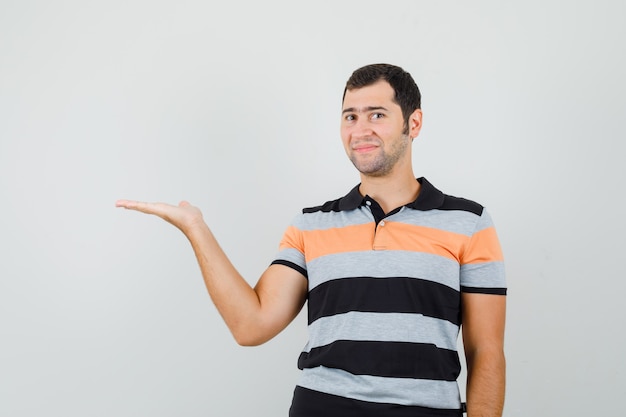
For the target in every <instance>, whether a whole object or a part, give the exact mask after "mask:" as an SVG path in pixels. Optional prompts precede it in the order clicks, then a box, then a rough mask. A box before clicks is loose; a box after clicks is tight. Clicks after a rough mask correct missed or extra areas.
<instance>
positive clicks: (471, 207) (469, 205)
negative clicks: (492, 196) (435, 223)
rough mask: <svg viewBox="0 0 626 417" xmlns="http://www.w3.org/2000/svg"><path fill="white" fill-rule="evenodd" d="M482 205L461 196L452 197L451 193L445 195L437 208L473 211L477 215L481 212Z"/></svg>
mask: <svg viewBox="0 0 626 417" xmlns="http://www.w3.org/2000/svg"><path fill="white" fill-rule="evenodd" d="M483 209H484V207H483V206H482V205H480V204H478V203H477V202H475V201H472V200H467V199H465V198H461V197H454V196H451V195H445V198H444V200H443V204H442V205H441V207H439V210H462V211H469V212H470V213H474V214H475V215H477V216H480V215H482V214H483Z"/></svg>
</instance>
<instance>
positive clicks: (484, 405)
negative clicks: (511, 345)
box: [466, 349, 506, 417]
mask: <svg viewBox="0 0 626 417" xmlns="http://www.w3.org/2000/svg"><path fill="white" fill-rule="evenodd" d="M466 356H467V368H468V369H467V416H468V417H501V416H502V409H503V407H504V392H505V380H506V360H505V357H504V352H503V351H502V350H501V349H494V350H483V351H477V352H469V353H467V352H466Z"/></svg>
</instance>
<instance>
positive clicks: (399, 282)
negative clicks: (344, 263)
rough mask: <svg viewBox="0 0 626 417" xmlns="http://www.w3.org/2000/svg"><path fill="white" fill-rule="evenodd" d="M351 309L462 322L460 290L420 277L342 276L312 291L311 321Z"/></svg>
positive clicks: (310, 303)
mask: <svg viewBox="0 0 626 417" xmlns="http://www.w3.org/2000/svg"><path fill="white" fill-rule="evenodd" d="M349 311H362V312H375V313H417V314H423V315H425V316H428V317H434V318H438V319H442V320H447V321H449V322H451V323H454V324H456V325H459V324H461V312H460V293H459V292H458V291H456V290H454V289H452V288H450V287H448V286H446V285H443V284H439V283H436V282H432V281H427V280H423V279H418V278H406V277H398V278H371V277H361V278H342V279H336V280H332V281H328V282H325V283H323V284H320V285H318V286H317V287H315V288H314V289H313V290H311V291H310V292H309V324H311V323H313V322H314V321H315V320H317V319H319V318H320V317H327V316H332V315H335V314H341V313H347V312H349Z"/></svg>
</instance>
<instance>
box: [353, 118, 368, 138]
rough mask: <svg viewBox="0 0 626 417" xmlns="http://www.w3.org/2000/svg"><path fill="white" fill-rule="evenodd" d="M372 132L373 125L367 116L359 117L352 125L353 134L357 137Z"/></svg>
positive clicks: (365, 135)
mask: <svg viewBox="0 0 626 417" xmlns="http://www.w3.org/2000/svg"><path fill="white" fill-rule="evenodd" d="M372 133H373V130H372V125H371V123H370V121H369V120H367V118H366V117H359V118H358V119H357V120H356V121H355V122H354V124H353V125H352V127H351V135H352V137H353V138H356V139H359V138H363V137H369V136H372Z"/></svg>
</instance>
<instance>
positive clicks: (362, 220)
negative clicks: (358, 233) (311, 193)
mask: <svg viewBox="0 0 626 417" xmlns="http://www.w3.org/2000/svg"><path fill="white" fill-rule="evenodd" d="M373 221H374V216H372V213H371V212H370V210H369V209H368V208H366V207H360V208H358V209H356V210H350V211H340V212H334V211H331V212H322V211H316V212H315V213H307V214H303V215H301V216H299V217H297V218H296V219H295V221H294V226H295V227H297V228H298V229H300V230H302V231H307V230H325V229H332V228H339V227H346V226H355V225H359V224H367V223H372V222H373Z"/></svg>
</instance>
